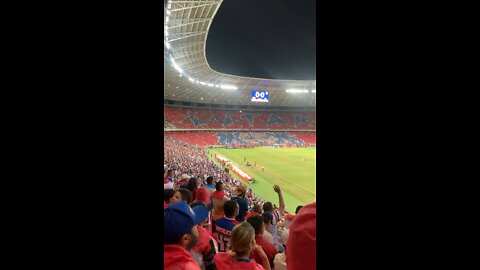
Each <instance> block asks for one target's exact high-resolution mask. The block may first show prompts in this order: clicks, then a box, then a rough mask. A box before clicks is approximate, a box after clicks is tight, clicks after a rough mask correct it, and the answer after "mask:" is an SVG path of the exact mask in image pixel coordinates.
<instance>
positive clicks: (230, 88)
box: [220, 84, 238, 90]
mask: <svg viewBox="0 0 480 270" xmlns="http://www.w3.org/2000/svg"><path fill="white" fill-rule="evenodd" d="M220 88H222V89H229V90H237V89H238V87H236V86H235V85H226V84H222V85H220Z"/></svg>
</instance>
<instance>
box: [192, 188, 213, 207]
mask: <svg viewBox="0 0 480 270" xmlns="http://www.w3.org/2000/svg"><path fill="white" fill-rule="evenodd" d="M195 199H196V200H201V201H202V202H203V203H205V204H209V203H210V193H209V192H208V189H207V188H206V187H201V188H199V189H197V194H196V198H195Z"/></svg>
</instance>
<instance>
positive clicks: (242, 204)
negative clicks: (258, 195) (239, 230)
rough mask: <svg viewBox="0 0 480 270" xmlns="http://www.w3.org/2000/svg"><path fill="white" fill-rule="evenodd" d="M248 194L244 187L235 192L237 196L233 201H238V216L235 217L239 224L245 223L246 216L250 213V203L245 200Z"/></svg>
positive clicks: (241, 186)
mask: <svg viewBox="0 0 480 270" xmlns="http://www.w3.org/2000/svg"><path fill="white" fill-rule="evenodd" d="M246 192H247V188H246V187H245V186H244V185H240V186H239V187H237V191H236V192H235V195H236V196H234V197H233V198H232V200H234V201H236V202H237V203H238V206H239V211H238V215H237V216H236V217H235V219H236V220H237V221H238V222H242V221H243V219H244V216H245V214H246V213H247V211H248V202H247V200H246V199H245V193H246Z"/></svg>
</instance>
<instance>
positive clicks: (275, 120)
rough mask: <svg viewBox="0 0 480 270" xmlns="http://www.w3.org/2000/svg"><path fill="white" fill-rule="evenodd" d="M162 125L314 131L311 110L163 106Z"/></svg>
mask: <svg viewBox="0 0 480 270" xmlns="http://www.w3.org/2000/svg"><path fill="white" fill-rule="evenodd" d="M163 111H164V127H169V128H189V129H195V128H199V129H208V128H217V129H272V130H275V129H285V130H315V129H316V121H317V119H316V116H315V112H256V111H244V112H240V111H231V110H213V109H187V108H177V107H164V108H163Z"/></svg>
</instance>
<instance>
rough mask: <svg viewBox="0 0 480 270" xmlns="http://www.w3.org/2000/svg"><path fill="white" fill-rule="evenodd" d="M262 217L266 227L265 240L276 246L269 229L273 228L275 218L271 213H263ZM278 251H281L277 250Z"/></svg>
mask: <svg viewBox="0 0 480 270" xmlns="http://www.w3.org/2000/svg"><path fill="white" fill-rule="evenodd" d="M262 217H263V227H264V230H263V239H265V241H267V242H269V243H270V244H272V245H275V242H274V241H273V235H272V234H271V233H270V232H268V229H269V228H270V226H272V220H273V216H272V214H270V213H263V214H262ZM277 250H279V249H278V248H277Z"/></svg>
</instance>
